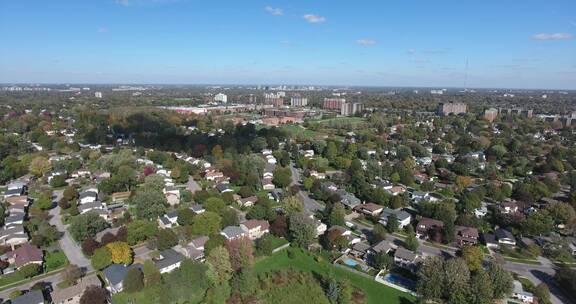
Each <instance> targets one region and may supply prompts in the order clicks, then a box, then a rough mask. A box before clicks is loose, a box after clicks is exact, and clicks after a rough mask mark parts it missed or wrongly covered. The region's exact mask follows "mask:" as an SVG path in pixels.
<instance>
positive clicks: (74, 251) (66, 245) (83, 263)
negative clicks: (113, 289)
mask: <svg viewBox="0 0 576 304" xmlns="http://www.w3.org/2000/svg"><path fill="white" fill-rule="evenodd" d="M54 197H55V200H56V201H59V200H60V198H61V197H62V190H58V191H54ZM49 214H50V216H51V218H50V225H54V226H56V228H57V229H58V231H60V233H61V234H62V236H61V238H60V240H58V243H59V244H60V248H62V251H64V253H65V254H66V256H67V257H68V260H69V261H70V264H75V265H77V266H78V267H80V268H83V269H84V270H86V271H87V272H90V271H92V265H90V260H88V259H87V258H86V257H85V256H84V254H83V253H82V248H80V246H78V244H76V242H75V241H74V239H73V238H72V235H71V234H70V232H68V229H66V228H67V226H65V225H64V224H63V223H62V216H61V215H60V206H56V207H55V208H53V209H51V210H50V212H49Z"/></svg>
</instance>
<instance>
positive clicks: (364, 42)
mask: <svg viewBox="0 0 576 304" xmlns="http://www.w3.org/2000/svg"><path fill="white" fill-rule="evenodd" d="M356 43H357V44H359V45H364V46H369V45H375V44H376V40H373V39H359V40H356Z"/></svg>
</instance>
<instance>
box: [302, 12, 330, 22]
mask: <svg viewBox="0 0 576 304" xmlns="http://www.w3.org/2000/svg"><path fill="white" fill-rule="evenodd" d="M303 18H304V19H305V20H306V21H308V22H309V23H323V22H326V18H324V17H322V16H318V15H314V14H306V15H304V16H303Z"/></svg>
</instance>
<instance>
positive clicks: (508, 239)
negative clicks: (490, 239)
mask: <svg viewBox="0 0 576 304" xmlns="http://www.w3.org/2000/svg"><path fill="white" fill-rule="evenodd" d="M494 235H495V236H496V240H497V241H498V244H500V245H509V246H516V238H515V237H514V235H512V233H511V232H510V231H508V230H506V229H502V228H499V229H496V231H494Z"/></svg>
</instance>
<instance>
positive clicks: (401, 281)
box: [384, 273, 416, 290]
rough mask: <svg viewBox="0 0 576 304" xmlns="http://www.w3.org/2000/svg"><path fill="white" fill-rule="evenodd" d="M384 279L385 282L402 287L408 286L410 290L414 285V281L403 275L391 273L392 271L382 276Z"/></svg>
mask: <svg viewBox="0 0 576 304" xmlns="http://www.w3.org/2000/svg"><path fill="white" fill-rule="evenodd" d="M384 280H385V281H386V282H389V283H392V284H395V285H398V286H401V287H404V288H408V289H410V290H414V288H415V287H416V283H415V282H414V281H412V280H409V279H407V278H405V277H402V276H399V275H397V274H393V273H389V274H387V275H385V276H384Z"/></svg>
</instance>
